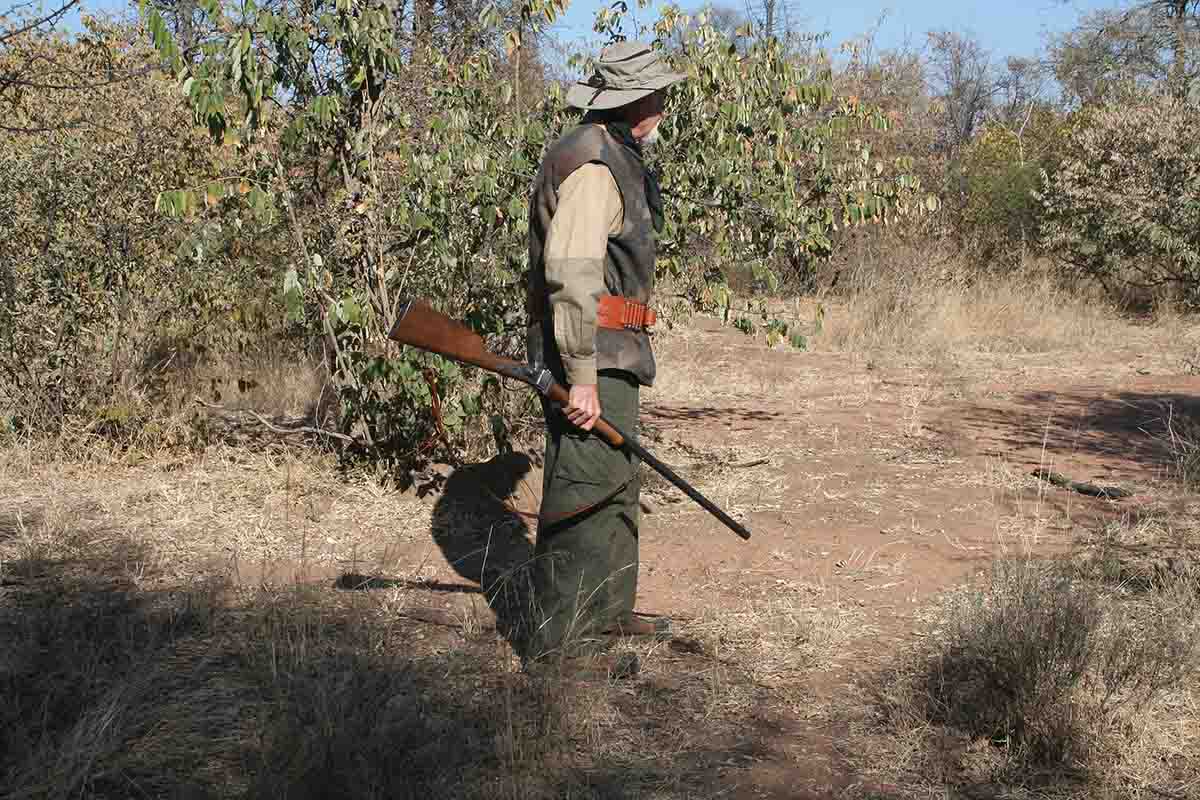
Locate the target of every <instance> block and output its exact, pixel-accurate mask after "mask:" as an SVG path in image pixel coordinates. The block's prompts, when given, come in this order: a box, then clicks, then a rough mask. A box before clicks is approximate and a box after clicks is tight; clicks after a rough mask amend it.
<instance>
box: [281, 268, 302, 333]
mask: <svg viewBox="0 0 1200 800" xmlns="http://www.w3.org/2000/svg"><path fill="white" fill-rule="evenodd" d="M283 303H284V306H285V307H286V308H287V315H288V319H289V320H291V321H292V322H300V321H302V320H303V319H304V302H303V290H302V288H301V286H300V275H299V274H298V273H297V272H296V269H295V268H294V267H289V268H288V271H287V272H285V273H284V275H283Z"/></svg>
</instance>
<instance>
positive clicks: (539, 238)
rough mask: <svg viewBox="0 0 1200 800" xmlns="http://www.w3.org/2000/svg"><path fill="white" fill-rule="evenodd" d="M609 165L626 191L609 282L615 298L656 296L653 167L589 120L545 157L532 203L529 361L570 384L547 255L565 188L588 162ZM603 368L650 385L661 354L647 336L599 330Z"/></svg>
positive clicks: (609, 259)
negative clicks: (649, 183)
mask: <svg viewBox="0 0 1200 800" xmlns="http://www.w3.org/2000/svg"><path fill="white" fill-rule="evenodd" d="M592 162H595V163H600V164H604V165H605V166H606V167H608V169H609V171H610V172H611V173H612V176H613V179H614V180H615V181H616V184H617V189H618V190H620V192H621V203H622V206H623V208H624V220H623V222H622V225H621V230H620V232H619V233H618V234H617V235H616V236H610V237H609V238H608V250H607V253H606V255H605V262H604V284H605V286H606V287H607V288H608V291H609V293H610V294H614V295H619V296H621V297H627V298H629V299H631V300H636V301H638V302H639V303H645V304H647V305H649V304H650V299H651V294H652V293H653V291H654V257H655V234H654V224H653V220H652V218H651V215H650V207H649V205H648V204H647V202H646V183H645V180H646V168H645V165H644V164H643V163H642V161H641V159H640V158H638V156H637V154H636V153H634V152H632V151H630V150H629V149H628V148H627V147H625V146H624V145H622V144H621V143H620V142H618V141H617V140H616V139H614V138H613V137H612V136H611V135H610V134H609V133H608V131H607V130H605V128H604V126H603V125H600V124H596V123H581V124H580V125H578V126H576V127H575V128H574V129H572V130H571V131H569V132H568V133H567V134H566V135H564V136H563V137H562V138H561V139H559V140H558V141H557V142H555V143H554V144H553V145H551V147H550V149H549V150H548V151H547V153H546V157H545V158H544V159H543V160H542V166H541V169H540V170H539V171H538V175H537V178H536V180H535V181H534V188H533V193H532V195H531V196H530V199H529V272H528V274H527V280H528V292H529V294H528V299H527V306H526V310H527V311H528V313H529V318H530V320H531V321H532V322H531V324H530V330H529V341H528V346H529V357H530V359H536V360H540V361H541V362H542V363H544V364H545V365H546V366H547V367H549V368H550V369H551V371H553V372H554V373H555V375H556V377H558V378H559V380H562V377H563V372H562V362H561V360H560V358H559V355H558V348H557V347H556V346H555V344H554V323H553V321H552V320H551V319H550V314H549V312H548V310H547V306H548V301H549V298H548V296H547V292H546V273H545V269H544V261H543V252H544V250H545V246H546V236H547V234H548V232H549V230H550V221H551V220H552V219H553V218H554V210H555V208H557V206H558V187H559V186H561V185H562V182H563V181H564V180H566V179H567V176H569V175H570V174H571V173H572V172H574V171H575V170H576V169H578V168H579V167H581V166H583V165H584V164H587V163H592ZM596 368H597V369H620V370H626V371H628V372H631V373H633V375H634V377H635V378H637V380H638V382H639V383H641V384H642V385H644V386H650V385H651V384H653V383H654V374H655V364H654V353H653V351H652V350H651V347H650V337H649V336H648V335H647V334H646V332H645V331H628V330H610V329H608V328H597V329H596Z"/></svg>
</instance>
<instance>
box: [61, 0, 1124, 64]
mask: <svg viewBox="0 0 1200 800" xmlns="http://www.w3.org/2000/svg"><path fill="white" fill-rule="evenodd" d="M759 1H760V0H753V2H755V3H757V2H759ZM609 2H611V0H571V4H570V6H569V7H568V10H567V14H566V16H565V18H564V19H563V20H561V21H560V22H559V23H558V24H557V25H556V26H555V29H556V33H558V34H559V35H560V37H561V38H563V39H565V40H567V41H568V42H570V43H576V42H579V41H591V40H592V37H593V35H594V34H593V33H592V30H591V25H592V19H593V16H594V15H595V13H596V10H597V9H599V8H602V7H603V6H605V5H607V4H608V3H609ZM720 2H721V3H722V4H724V5H727V6H734V7H739V8H744V7H745V3H746V0H720ZM780 2H782V3H786V5H787V12H788V15H789V17H790V19H791V20H792V23H793V27H794V28H797V29H799V30H803V31H807V32H810V33H816V32H825V33H828V38H827V39H826V40H825V45H826V47H827V48H829V49H831V50H832V49H834V48H836V46H837V45H838V44H839V43H840V42H842V41H845V40H847V39H850V38H853V37H856V36H859V35H861V34H863V33H864V32H866V31H868V30H870V29H871V28H873V27H874V26H876V24H879V23H880V18H881V16H882V17H883V21H882V23H881V24H879V29H878V34H877V36H876V43H877V44H878V45H879V46H881V47H884V48H890V47H896V46H901V45H904V44H905V43H906V42H907V43H909V44H911V45H912V46H914V47H917V48H920V47H921V46H922V45H923V43H924V34H925V31H928V30H931V29H935V28H948V29H950V30H955V31H969V32H971V33H973V34H974V35H975V36H976V37H977V38H978V39H979V41H980V42H981V43H982V44H983V45H984V47H986V48H987V49H988V50H990V51H991V52H992V54H993V55H994V56H996V57H997V58H1003V57H1005V56H1009V55H1032V54H1034V53H1036V52H1038V51H1039V50H1040V49H1041V48H1042V46H1043V44H1044V42H1045V37H1046V34H1047V33H1056V32H1060V31H1064V30H1068V29H1069V28H1071V27H1072V26H1073V25H1074V23H1075V22H1076V20H1078V19H1079V17H1080V16H1081V15H1082V14H1083V13H1085V12H1086V11H1089V10H1095V9H1099V8H1110V7H1113V6H1115V5H1118V4H1121V3H1122V0H1000V1H999V2H997V1H996V0H991V1H990V2H989V0H959V1H958V2H945V1H944V0H942V1H939V0H835V2H833V3H827V4H817V3H805V2H803V0H780ZM628 3H629V6H630V8H631V11H632V12H633V13H635V14H637V16H638V18H639V19H641V20H642V21H644V22H649V21H651V20H653V19H654V18H655V16H656V13H655V9H656V8H657V7H658V5H659V4H658V3H657V2H656V3H654V5H652V6H650V7H648V8H646V9H638V8H637V2H636V0H628ZM702 3H703V0H683V1H682V2H681V3H680V4H681V5H682V6H684V7H685V8H695V7H699V6H700V5H701V4H702ZM83 4H84V6H85V7H87V8H89V9H106V8H107V9H116V8H120V7H122V6H123V5H124V0H83Z"/></svg>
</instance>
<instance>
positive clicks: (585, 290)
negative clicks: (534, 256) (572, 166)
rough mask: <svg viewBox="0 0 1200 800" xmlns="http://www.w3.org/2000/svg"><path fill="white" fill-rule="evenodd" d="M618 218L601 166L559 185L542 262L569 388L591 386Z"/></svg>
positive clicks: (616, 200) (620, 211)
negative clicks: (606, 264) (599, 308)
mask: <svg viewBox="0 0 1200 800" xmlns="http://www.w3.org/2000/svg"><path fill="white" fill-rule="evenodd" d="M623 215H624V208H623V206H622V203H621V193H620V191H619V190H618V189H617V183H616V181H615V180H613V176H612V173H611V172H609V170H608V167H606V166H604V165H603V164H584V165H583V166H581V167H579V168H578V169H576V170H575V171H574V172H572V173H571V174H570V175H568V176H567V178H566V180H564V181H563V182H562V184H560V185H559V188H558V207H557V208H556V209H555V211H554V218H553V219H552V220H551V221H550V230H549V232H548V233H547V236H546V248H545V251H544V263H545V270H546V288H547V290H548V292H549V295H550V297H549V300H550V308H551V309H552V312H553V314H554V340H555V342H556V343H557V345H558V352H559V354H560V355H561V356H562V360H563V367H564V369H565V371H566V378H567V382H568V383H570V384H572V385H574V384H594V383H596V305H597V303H598V302H599V300H600V297H601V295H603V294H604V293H605V292H606V291H607V289H606V288H605V285H604V262H605V256H606V253H607V251H608V237H609V236H610V235H616V234H617V233H619V232H620V230H621V224H622V219H623Z"/></svg>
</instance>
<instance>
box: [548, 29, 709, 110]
mask: <svg viewBox="0 0 1200 800" xmlns="http://www.w3.org/2000/svg"><path fill="white" fill-rule="evenodd" d="M686 77H687V76H686V75H684V74H682V73H680V72H672V71H671V68H670V66H669V65H668V64H667V62H666V61H665V60H663V58H662V57H661V56H660V55H659V54H658V51H657V50H655V49H653V48H652V47H650V45H648V44H643V43H642V42H618V43H617V44H614V45H611V46H609V47H606V48H604V50H602V51H601V52H600V60H599V62H597V64H596V71H595V73H593V75H592V77H590V78H588V79H587V80H586V81H580V82H578V83H575V84H573V85H572V86H571V88H570V89H568V90H567V102H568V103H569V104H570V105H572V106H574V107H575V108H584V109H588V110H595V111H605V110H608V109H611V108H620V107H621V106H624V105H628V104H629V103H632V102H634V101H635V100H640V99H641V98H643V97H645V96H646V95H648V94H651V93H652V92H657V91H658V90H659V89H665V88H667V87H668V86H670V85H671V84H673V83H677V82H679V81H681V80H683V79H684V78H686Z"/></svg>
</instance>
